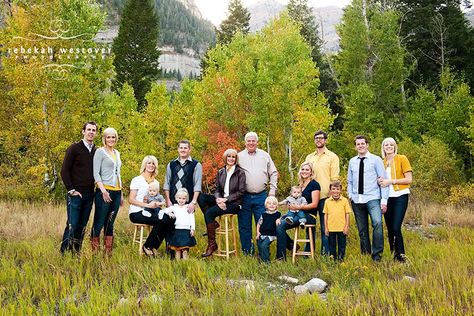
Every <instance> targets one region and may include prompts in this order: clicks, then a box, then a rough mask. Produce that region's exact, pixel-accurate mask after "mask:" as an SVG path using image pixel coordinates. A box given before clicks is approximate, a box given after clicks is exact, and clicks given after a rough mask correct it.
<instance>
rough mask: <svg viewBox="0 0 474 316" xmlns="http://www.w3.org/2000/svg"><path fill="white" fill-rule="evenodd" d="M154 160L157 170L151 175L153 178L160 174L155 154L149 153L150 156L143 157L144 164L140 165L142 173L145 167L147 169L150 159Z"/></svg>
mask: <svg viewBox="0 0 474 316" xmlns="http://www.w3.org/2000/svg"><path fill="white" fill-rule="evenodd" d="M150 160H151V161H153V163H154V164H155V170H154V171H153V174H152V175H151V176H152V178H154V177H156V176H157V175H158V159H156V157H155V156H152V155H148V156H145V158H143V160H142V165H141V166H140V174H142V173H143V172H145V169H146V164H147V163H148V162H149V161H150Z"/></svg>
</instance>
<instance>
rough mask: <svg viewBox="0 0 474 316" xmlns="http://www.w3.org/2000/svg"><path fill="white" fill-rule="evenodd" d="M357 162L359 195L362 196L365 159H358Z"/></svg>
mask: <svg viewBox="0 0 474 316" xmlns="http://www.w3.org/2000/svg"><path fill="white" fill-rule="evenodd" d="M359 159H360V162H359V192H358V193H359V194H364V159H365V157H360V158H359Z"/></svg>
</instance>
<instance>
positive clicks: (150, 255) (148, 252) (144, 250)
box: [142, 245, 155, 257]
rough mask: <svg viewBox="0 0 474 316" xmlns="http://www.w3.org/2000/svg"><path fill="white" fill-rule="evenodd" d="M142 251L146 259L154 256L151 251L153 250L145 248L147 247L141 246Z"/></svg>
mask: <svg viewBox="0 0 474 316" xmlns="http://www.w3.org/2000/svg"><path fill="white" fill-rule="evenodd" d="M142 250H143V253H144V254H145V255H146V256H147V257H154V256H155V252H154V251H153V249H150V248H147V247H145V245H143V246H142Z"/></svg>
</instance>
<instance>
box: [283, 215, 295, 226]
mask: <svg viewBox="0 0 474 316" xmlns="http://www.w3.org/2000/svg"><path fill="white" fill-rule="evenodd" d="M285 222H286V223H287V224H288V225H293V224H294V221H293V219H292V218H291V217H286V218H285Z"/></svg>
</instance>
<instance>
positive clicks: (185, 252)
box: [159, 188, 196, 260]
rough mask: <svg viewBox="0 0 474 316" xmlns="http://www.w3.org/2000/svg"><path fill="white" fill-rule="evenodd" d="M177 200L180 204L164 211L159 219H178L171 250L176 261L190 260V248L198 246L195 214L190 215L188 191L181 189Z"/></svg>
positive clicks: (170, 246)
mask: <svg viewBox="0 0 474 316" xmlns="http://www.w3.org/2000/svg"><path fill="white" fill-rule="evenodd" d="M175 198H176V201H177V202H178V204H174V205H172V206H170V207H168V208H165V209H162V210H161V211H160V213H159V217H161V218H162V217H163V214H168V215H169V216H170V217H174V218H176V221H175V224H174V227H175V229H174V231H173V232H172V234H171V236H170V239H169V248H170V249H172V250H174V251H175V259H176V260H180V259H183V260H186V259H188V258H189V248H191V247H193V246H196V238H194V231H195V229H196V221H195V219H194V213H188V204H187V202H188V199H189V194H188V190H186V189H185V188H181V189H179V190H178V192H176V195H175Z"/></svg>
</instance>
